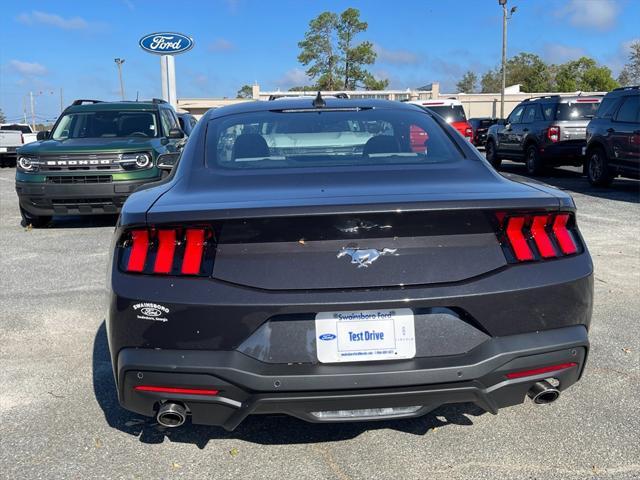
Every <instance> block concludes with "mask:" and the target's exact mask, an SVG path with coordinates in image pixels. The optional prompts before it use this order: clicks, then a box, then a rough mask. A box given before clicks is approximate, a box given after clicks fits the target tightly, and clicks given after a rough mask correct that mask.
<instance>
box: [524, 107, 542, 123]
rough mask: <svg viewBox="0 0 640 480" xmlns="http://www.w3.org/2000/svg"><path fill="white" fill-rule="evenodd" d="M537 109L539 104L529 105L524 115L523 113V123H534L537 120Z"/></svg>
mask: <svg viewBox="0 0 640 480" xmlns="http://www.w3.org/2000/svg"><path fill="white" fill-rule="evenodd" d="M536 110H538V106H537V105H529V106H528V107H527V108H526V109H525V111H524V115H522V122H521V123H533V122H535V120H536Z"/></svg>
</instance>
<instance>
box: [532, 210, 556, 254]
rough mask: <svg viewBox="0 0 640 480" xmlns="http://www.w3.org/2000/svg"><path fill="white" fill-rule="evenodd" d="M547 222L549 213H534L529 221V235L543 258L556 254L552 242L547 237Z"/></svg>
mask: <svg viewBox="0 0 640 480" xmlns="http://www.w3.org/2000/svg"><path fill="white" fill-rule="evenodd" d="M548 222H549V215H536V216H535V217H533V220H532V222H531V236H532V237H533V241H534V242H535V244H536V247H538V251H539V252H540V255H541V256H542V257H543V258H552V257H555V256H557V255H556V249H555V248H554V246H553V243H551V238H549V234H548V233H547V224H548Z"/></svg>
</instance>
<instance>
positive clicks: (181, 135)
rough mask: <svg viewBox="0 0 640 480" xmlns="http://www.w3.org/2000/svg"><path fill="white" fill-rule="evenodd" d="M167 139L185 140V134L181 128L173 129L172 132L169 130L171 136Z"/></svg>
mask: <svg viewBox="0 0 640 480" xmlns="http://www.w3.org/2000/svg"><path fill="white" fill-rule="evenodd" d="M167 137H169V138H184V132H183V131H182V130H181V129H179V128H177V127H176V128H172V129H171V130H169V135H167Z"/></svg>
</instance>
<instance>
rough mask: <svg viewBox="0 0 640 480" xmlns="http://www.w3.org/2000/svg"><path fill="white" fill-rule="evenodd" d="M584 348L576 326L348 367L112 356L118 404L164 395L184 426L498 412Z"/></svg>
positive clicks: (146, 402) (213, 355) (216, 357)
mask: <svg viewBox="0 0 640 480" xmlns="http://www.w3.org/2000/svg"><path fill="white" fill-rule="evenodd" d="M588 349H589V342H588V338H587V330H586V328H585V327H584V326H581V325H576V326H572V327H565V328H559V329H553V330H547V331H542V332H532V333H526V334H520V335H512V336H508V337H500V338H492V339H491V340H488V341H486V342H484V343H483V344H482V345H480V346H478V347H477V348H475V349H473V350H471V351H470V352H468V353H466V354H464V355H456V356H450V357H422V358H414V359H412V360H406V361H395V362H380V363H376V362H371V363H366V362H365V363H354V364H341V365H330V364H298V365H295V364H294V365H287V364H265V363H263V362H260V361H257V360H255V359H253V358H250V357H248V356H246V355H244V354H242V353H240V352H236V351H192V350H154V349H133V348H125V349H123V350H121V351H120V352H119V354H118V355H117V366H116V380H117V385H118V395H119V401H120V403H121V405H122V406H123V407H125V408H126V409H128V410H131V411H134V412H136V413H139V414H142V415H147V416H153V415H154V414H155V411H156V409H157V406H158V405H159V404H160V403H162V402H164V401H174V402H181V403H183V404H184V405H186V407H187V409H188V411H189V413H190V415H191V419H192V423H196V424H206V425H219V426H222V427H224V428H226V429H228V430H233V429H234V428H235V427H237V426H238V425H239V424H240V423H241V422H242V421H243V420H244V419H245V418H246V417H247V416H248V415H251V414H277V413H281V414H288V415H291V416H294V417H298V418H301V419H303V420H306V421H311V422H325V421H347V420H372V419H384V418H398V417H416V416H420V415H424V414H425V413H428V412H429V411H431V410H433V409H435V408H437V407H438V406H440V405H443V404H449V403H461V402H472V403H475V404H476V405H478V406H479V407H480V408H483V409H484V410H486V411H488V412H491V413H494V414H495V413H497V411H498V410H499V409H500V408H504V407H508V406H511V405H516V404H518V403H522V402H523V401H524V399H525V397H526V393H527V392H528V391H529V389H530V388H531V386H532V385H533V384H534V383H535V382H536V381H539V380H542V379H544V378H549V377H553V378H556V379H558V380H559V382H560V386H559V389H560V390H564V389H566V388H568V387H569V386H571V385H572V384H574V383H575V382H576V381H577V380H578V379H579V378H580V376H581V374H582V371H583V368H584V365H585V361H586V358H587V354H588ZM563 363H575V364H576V366H573V367H570V368H567V369H563V370H560V371H557V372H552V373H545V374H540V375H537V376H530V377H526V378H519V379H511V380H510V379H507V377H506V376H505V374H506V373H508V372H513V371H521V370H527V369H533V368H539V367H545V366H550V365H558V364H563ZM139 385H155V386H171V387H182V388H207V389H215V390H219V394H218V395H215V396H203V395H191V394H170V396H167V394H166V393H155V392H147V391H138V390H135V389H134V388H135V387H136V386H139ZM414 406H416V407H420V408H419V409H418V410H416V411H413V412H411V413H403V414H400V415H391V416H389V415H387V416H384V415H382V416H375V417H374V418H371V417H366V416H364V417H358V418H346V419H345V418H332V419H330V420H327V419H323V418H319V417H318V416H316V415H314V413H313V412H323V411H337V410H358V409H368V408H387V407H414Z"/></svg>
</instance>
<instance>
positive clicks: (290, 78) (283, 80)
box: [275, 68, 309, 88]
mask: <svg viewBox="0 0 640 480" xmlns="http://www.w3.org/2000/svg"><path fill="white" fill-rule="evenodd" d="M275 84H276V85H277V86H278V87H286V88H290V87H299V86H302V85H309V77H307V74H306V73H305V72H304V70H302V69H301V68H292V69H291V70H288V71H286V72H285V73H284V75H282V77H280V78H279V79H278V80H276V82H275Z"/></svg>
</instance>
